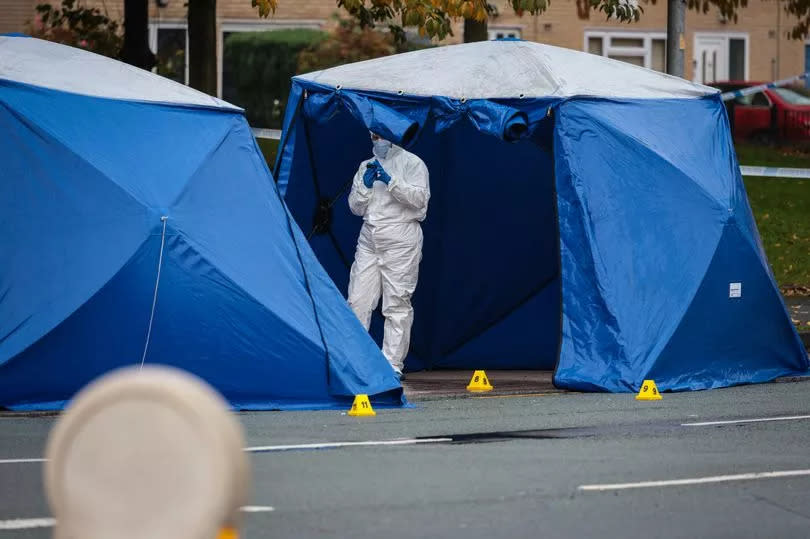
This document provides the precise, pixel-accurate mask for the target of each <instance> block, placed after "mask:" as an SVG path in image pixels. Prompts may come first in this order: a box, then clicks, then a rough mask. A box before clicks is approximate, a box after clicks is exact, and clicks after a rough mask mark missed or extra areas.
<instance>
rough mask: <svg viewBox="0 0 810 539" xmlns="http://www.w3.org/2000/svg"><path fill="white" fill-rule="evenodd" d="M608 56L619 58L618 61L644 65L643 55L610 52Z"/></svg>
mask: <svg viewBox="0 0 810 539" xmlns="http://www.w3.org/2000/svg"><path fill="white" fill-rule="evenodd" d="M610 57H611V58H613V59H614V60H619V61H620V62H627V63H628V64H633V65H637V66H641V67H644V57H643V56H616V55H613V54H611V55H610Z"/></svg>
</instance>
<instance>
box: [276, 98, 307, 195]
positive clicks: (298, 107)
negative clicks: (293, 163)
mask: <svg viewBox="0 0 810 539" xmlns="http://www.w3.org/2000/svg"><path fill="white" fill-rule="evenodd" d="M306 96H307V91H306V90H304V92H303V93H302V94H301V96H300V97H299V98H298V103H296V104H295V114H293V117H292V121H291V122H290V125H288V126H287V130H286V131H284V133H283V134H284V139H283V140H281V143H280V144H279V145H278V150H276V163H275V166H274V167H273V180H275V181H278V173H279V170H280V169H281V160H282V159H283V157H284V150H285V149H286V148H287V142H288V141H289V140H290V131H292V129H290V128H291V127H292V126H293V125H295V120H296V119H297V118H298V115H299V114H300V113H301V107H303V106H304V99H306Z"/></svg>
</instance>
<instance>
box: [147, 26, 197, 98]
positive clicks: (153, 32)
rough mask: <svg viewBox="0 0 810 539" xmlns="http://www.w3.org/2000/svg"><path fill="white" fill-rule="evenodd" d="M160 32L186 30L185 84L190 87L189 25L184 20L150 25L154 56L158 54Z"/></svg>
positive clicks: (150, 46) (150, 42)
mask: <svg viewBox="0 0 810 539" xmlns="http://www.w3.org/2000/svg"><path fill="white" fill-rule="evenodd" d="M158 30H185V31H186V51H185V55H184V56H183V59H184V60H185V64H186V69H185V77H184V78H185V80H184V81H183V84H185V85H188V23H187V22H186V21H185V20H183V19H171V20H167V21H164V20H156V21H154V22H150V23H149V48H150V49H151V51H152V53H153V54H157V44H158Z"/></svg>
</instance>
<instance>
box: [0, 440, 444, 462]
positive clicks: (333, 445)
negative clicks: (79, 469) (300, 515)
mask: <svg viewBox="0 0 810 539" xmlns="http://www.w3.org/2000/svg"><path fill="white" fill-rule="evenodd" d="M452 441H453V439H452V438H404V439H401V440H368V441H365V442H320V443H314V444H291V445H262V446H257V447H246V448H245V451H247V452H248V453H272V452H276V451H300V450H302V449H338V448H341V447H367V446H375V445H416V444H436V443H447V442H452ZM46 460H48V459H4V460H3V459H0V464H26V463H31V462H45V461H46Z"/></svg>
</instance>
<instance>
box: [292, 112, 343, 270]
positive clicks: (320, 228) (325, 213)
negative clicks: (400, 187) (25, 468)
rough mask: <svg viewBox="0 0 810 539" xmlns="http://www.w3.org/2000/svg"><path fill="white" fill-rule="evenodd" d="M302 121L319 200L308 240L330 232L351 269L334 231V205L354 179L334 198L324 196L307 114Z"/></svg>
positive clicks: (334, 244) (337, 249) (330, 237)
mask: <svg viewBox="0 0 810 539" xmlns="http://www.w3.org/2000/svg"><path fill="white" fill-rule="evenodd" d="M302 121H303V122H304V135H305V136H304V138H305V139H306V143H307V156H308V157H309V169H310V172H311V174H312V185H313V187H314V188H315V198H316V199H317V202H316V203H315V212H314V213H313V217H312V230H311V231H310V232H309V234H307V240H309V239H311V238H312V236H313V235H315V234H329V239H330V240H331V241H332V245H333V246H334V247H335V251H337V254H338V257H340V260H341V262H343V265H344V266H346V268H347V269H349V268H351V262H349V259H348V257H347V256H346V254H345V253H344V252H343V249H341V248H340V243H338V240H337V237H336V236H335V234H334V232H332V206H334V205H335V203H336V202H337V201H338V200H339V199H340V197H342V196H343V194H344V193H345V192H346V191H347V190H348V189H349V187H350V186H351V184H352V180H349V181H348V182H346V184H345V185H344V186H343V188H342V189H341V190H340V192H339V193H338V194H337V195H336V196H334V197H332V198H330V197H325V196H323V194H322V192H321V184H320V182H319V181H318V171H317V168H316V167H315V154H314V153H313V152H312V139H311V137H310V132H309V122H308V121H307V118H306V116H304V117H303V118H302Z"/></svg>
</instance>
